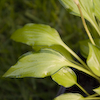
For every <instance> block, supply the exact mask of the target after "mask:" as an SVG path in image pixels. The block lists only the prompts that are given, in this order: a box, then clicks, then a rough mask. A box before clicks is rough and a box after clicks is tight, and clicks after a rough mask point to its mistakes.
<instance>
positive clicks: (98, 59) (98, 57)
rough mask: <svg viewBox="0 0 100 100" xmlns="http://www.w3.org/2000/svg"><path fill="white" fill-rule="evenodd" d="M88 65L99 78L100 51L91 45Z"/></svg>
mask: <svg viewBox="0 0 100 100" xmlns="http://www.w3.org/2000/svg"><path fill="white" fill-rule="evenodd" d="M87 64H88V66H89V68H90V69H91V70H92V71H93V72H94V73H95V74H96V75H97V76H100V49H98V47H96V46H94V45H92V44H90V43H89V55H88V58H87Z"/></svg>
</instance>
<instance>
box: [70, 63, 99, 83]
mask: <svg viewBox="0 0 100 100" xmlns="http://www.w3.org/2000/svg"><path fill="white" fill-rule="evenodd" d="M71 67H73V68H76V69H78V70H80V71H82V72H84V73H86V74H88V75H90V76H92V77H94V78H95V79H97V80H98V82H100V78H99V77H97V76H96V75H95V74H93V73H92V72H90V71H88V70H87V69H85V68H83V67H81V66H79V65H76V64H74V63H71Z"/></svg>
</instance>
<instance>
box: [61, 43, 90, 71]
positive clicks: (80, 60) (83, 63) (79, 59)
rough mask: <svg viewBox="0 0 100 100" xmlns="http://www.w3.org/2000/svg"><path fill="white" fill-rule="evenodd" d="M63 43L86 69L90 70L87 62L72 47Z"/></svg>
mask: <svg viewBox="0 0 100 100" xmlns="http://www.w3.org/2000/svg"><path fill="white" fill-rule="evenodd" d="M61 45H62V46H63V47H64V48H65V49H66V50H67V51H68V52H69V53H70V54H72V55H73V56H74V57H75V58H76V59H77V60H78V61H79V62H80V63H81V64H82V65H83V66H84V67H85V68H86V69H88V70H90V69H89V68H88V66H87V65H86V64H85V62H84V61H83V60H82V59H81V58H80V57H79V56H78V55H77V54H76V53H75V52H74V51H73V50H72V49H70V48H69V47H68V46H67V45H66V44H65V43H64V42H62V43H61Z"/></svg>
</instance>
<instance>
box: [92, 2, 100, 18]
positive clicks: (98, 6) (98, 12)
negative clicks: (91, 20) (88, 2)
mask: <svg viewBox="0 0 100 100" xmlns="http://www.w3.org/2000/svg"><path fill="white" fill-rule="evenodd" d="M93 2H94V8H95V16H96V17H97V18H98V19H99V20H100V0H93Z"/></svg>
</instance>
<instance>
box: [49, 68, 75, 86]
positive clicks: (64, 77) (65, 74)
mask: <svg viewBox="0 0 100 100" xmlns="http://www.w3.org/2000/svg"><path fill="white" fill-rule="evenodd" d="M51 77H52V79H53V80H54V81H55V82H57V83H58V84H59V85H62V86H64V87H71V86H73V85H74V84H75V83H76V82H77V77H76V75H75V73H74V72H73V70H72V69H71V68H68V67H63V68H62V69H60V70H59V71H58V72H56V73H55V74H53V75H52V76H51Z"/></svg>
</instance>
